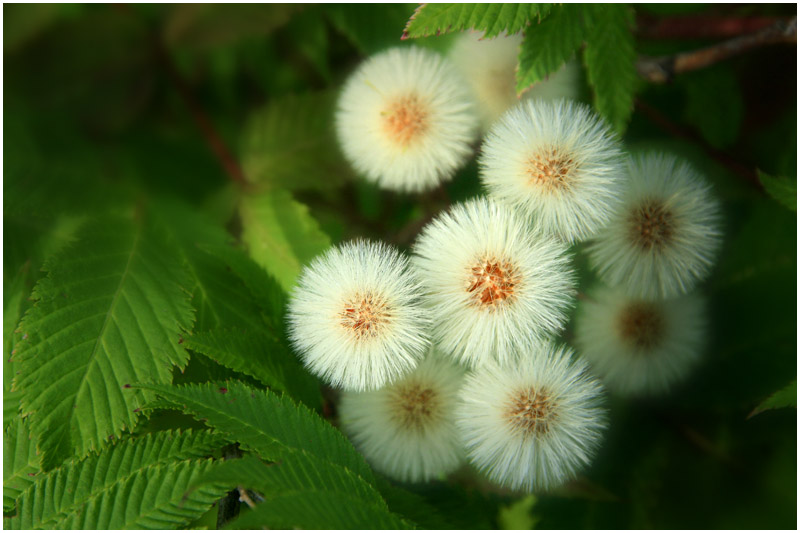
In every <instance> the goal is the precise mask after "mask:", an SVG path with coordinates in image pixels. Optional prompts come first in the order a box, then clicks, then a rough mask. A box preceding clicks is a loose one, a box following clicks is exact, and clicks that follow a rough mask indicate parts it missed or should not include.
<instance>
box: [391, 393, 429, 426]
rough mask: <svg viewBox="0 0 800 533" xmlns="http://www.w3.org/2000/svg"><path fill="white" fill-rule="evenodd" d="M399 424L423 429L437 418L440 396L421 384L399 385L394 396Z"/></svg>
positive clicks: (395, 411)
mask: <svg viewBox="0 0 800 533" xmlns="http://www.w3.org/2000/svg"><path fill="white" fill-rule="evenodd" d="M392 399H393V402H394V406H395V409H394V413H395V417H396V418H397V420H398V422H399V423H400V424H401V425H402V426H403V427H407V428H416V429H423V428H424V427H425V426H427V425H428V424H429V423H430V421H431V420H433V419H434V418H435V415H436V410H437V408H438V406H439V395H438V394H437V393H436V391H434V390H433V389H431V388H429V387H425V386H424V385H421V384H419V383H408V384H403V385H398V386H396V387H395V389H394V394H393V395H392Z"/></svg>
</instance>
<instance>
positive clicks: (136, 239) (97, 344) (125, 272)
mask: <svg viewBox="0 0 800 533" xmlns="http://www.w3.org/2000/svg"><path fill="white" fill-rule="evenodd" d="M143 231H144V230H143V227H142V225H141V224H140V225H139V226H138V227H137V228H136V234H135V236H134V241H133V246H132V247H131V251H130V253H129V254H128V261H127V262H126V263H125V269H124V270H123V272H122V277H121V278H120V281H119V284H118V285H117V289H116V290H115V291H114V297H113V298H112V300H111V304H110V305H109V306H108V311H107V312H106V317H105V319H104V320H103V326H102V327H101V328H100V332H99V333H98V335H97V339H96V340H95V344H94V348H92V353H91V355H90V356H89V361H88V362H87V363H86V369H85V370H84V372H83V376H82V377H81V382H80V386H79V387H78V390H77V392H76V393H75V398H76V399H77V398H79V397H81V395H82V394H83V391H84V389H85V388H86V387H87V386H88V384H89V381H88V380H87V379H86V378H87V376H88V375H89V370H90V368H92V367H93V366H94V365H95V364H96V361H97V359H96V356H97V352H98V348H99V347H100V346H101V345H104V343H103V342H101V339H103V337H104V335H105V333H106V328H107V327H108V324H109V320H110V318H111V317H112V316H113V311H114V309H115V308H116V306H117V300H118V298H119V295H120V294H122V292H123V291H122V289H123V287H124V285H125V281H126V279H127V277H128V274H129V272H130V268H131V263H132V262H133V258H134V255H135V254H136V252H137V251H138V248H139V242H140V241H141V236H142V232H143ZM76 401H77V400H76ZM75 416H76V415H75V414H72V415H70V417H69V421H70V428H71V427H72V420H74V419H75ZM95 427H96V424H95ZM78 430H79V431H80V430H81V429H80V425H79V426H78ZM69 433H70V431H64V432H63V433H62V437H61V439H59V443H60V442H61V440H62V439H63V438H64V435H67V434H69ZM95 437H97V435H95ZM98 440H99V441H100V442H102V440H103V438H102V437H100V438H99V439H98Z"/></svg>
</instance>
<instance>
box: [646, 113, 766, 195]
mask: <svg viewBox="0 0 800 533" xmlns="http://www.w3.org/2000/svg"><path fill="white" fill-rule="evenodd" d="M634 106H635V107H636V110H637V111H639V112H641V113H642V114H643V115H644V116H646V117H647V118H648V119H649V120H650V121H651V122H653V123H654V124H655V125H656V126H658V127H660V128H661V129H662V130H664V131H666V132H667V133H669V134H671V135H673V136H675V137H679V138H683V139H687V140H689V141H692V142H693V143H696V144H698V145H700V147H702V148H703V150H705V151H706V153H708V155H709V156H711V157H712V158H713V159H715V160H716V161H717V162H718V163H720V164H721V165H722V166H724V167H726V168H727V169H728V170H730V171H731V172H733V173H734V174H736V175H737V176H740V177H742V178H743V179H744V180H746V181H748V182H749V183H751V184H752V185H753V186H755V187H756V188H758V189H763V186H762V185H761V182H760V181H759V179H758V176H757V175H756V173H755V171H754V170H753V168H752V167H750V166H747V165H745V164H743V163H741V162H739V161H737V160H735V159H734V158H733V157H731V156H730V155H728V154H726V153H725V152H723V151H722V150H719V149H717V148H714V147H713V146H711V145H710V144H709V143H708V142H707V141H706V140H705V139H703V138H702V137H701V136H700V135H698V134H697V133H695V132H694V131H693V130H690V129H688V128H685V127H683V126H681V125H679V124H676V123H674V122H672V121H671V120H670V119H669V118H667V116H666V115H664V114H663V113H661V112H660V111H659V110H657V109H656V108H654V107H652V106H650V105H649V104H647V103H645V102H643V101H642V100H640V99H638V98H637V99H635V100H634Z"/></svg>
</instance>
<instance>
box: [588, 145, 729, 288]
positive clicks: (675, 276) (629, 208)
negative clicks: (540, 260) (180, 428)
mask: <svg viewBox="0 0 800 533" xmlns="http://www.w3.org/2000/svg"><path fill="white" fill-rule="evenodd" d="M627 174H628V179H627V181H626V185H625V188H624V190H623V194H622V203H621V204H620V206H619V207H618V208H617V209H616V210H615V212H614V215H613V217H612V218H611V220H610V221H609V223H608V224H607V225H606V226H605V227H604V228H603V229H602V230H601V231H600V232H598V234H597V235H596V236H595V237H594V239H593V241H592V242H591V243H590V244H589V247H588V248H587V251H588V254H589V261H590V264H591V265H592V266H593V267H594V268H595V269H596V271H597V273H598V275H599V276H600V278H601V279H602V280H603V281H604V282H605V283H606V284H608V285H611V286H615V287H619V288H621V289H623V290H624V291H626V292H627V293H628V295H629V296H631V297H637V298H643V299H655V298H670V297H673V296H678V295H680V294H685V293H687V292H689V291H691V290H692V289H693V288H694V287H695V286H696V285H697V283H698V282H700V281H702V280H704V279H705V278H706V277H707V276H708V274H709V272H710V271H711V267H712V265H713V263H714V259H715V257H716V254H717V251H718V250H719V247H720V244H721V240H722V239H721V237H722V233H721V231H720V209H719V204H718V202H717V201H716V200H715V199H714V197H713V196H712V194H711V189H710V187H709V186H708V184H707V183H706V182H705V180H704V179H703V178H702V177H701V176H700V175H699V174H698V173H697V172H696V171H695V170H694V169H693V168H692V167H691V166H690V165H689V164H688V163H686V162H683V161H681V160H679V159H678V158H676V157H675V156H671V155H666V154H660V153H655V152H645V153H642V154H639V155H637V156H635V157H630V158H629V160H628V164H627Z"/></svg>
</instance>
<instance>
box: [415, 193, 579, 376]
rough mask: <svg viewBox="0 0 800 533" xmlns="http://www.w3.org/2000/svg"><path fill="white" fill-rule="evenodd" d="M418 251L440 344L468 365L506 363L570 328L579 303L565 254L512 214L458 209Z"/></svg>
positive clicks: (497, 208)
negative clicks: (571, 310)
mask: <svg viewBox="0 0 800 533" xmlns="http://www.w3.org/2000/svg"><path fill="white" fill-rule="evenodd" d="M413 251H414V255H413V256H412V263H413V265H414V266H415V267H416V269H417V271H418V273H419V276H420V280H421V282H422V283H423V285H424V287H425V295H424V299H425V301H426V303H427V305H428V307H429V308H430V310H431V315H432V317H433V320H434V329H433V336H434V339H435V341H436V344H437V346H438V347H439V349H440V350H442V351H443V352H444V353H446V354H448V355H450V356H452V357H454V358H455V359H456V360H457V361H459V362H460V363H462V364H466V365H468V366H471V367H474V366H480V365H481V364H484V363H486V362H489V361H492V360H498V361H505V360H506V359H507V358H508V357H510V355H511V354H514V353H518V352H520V351H524V350H525V349H526V348H528V347H529V346H530V345H531V343H532V342H536V341H537V339H540V338H544V337H547V336H549V335H550V334H552V333H555V332H557V331H558V330H559V329H560V328H561V327H562V326H563V324H564V322H565V320H566V312H567V309H568V308H569V306H570V305H571V304H572V298H573V295H574V276H573V273H572V270H571V267H570V263H569V259H568V256H567V253H566V247H565V246H564V245H563V244H561V243H559V242H556V241H555V240H552V239H549V238H546V237H542V236H537V235H535V234H534V233H532V232H531V230H530V228H529V226H528V224H527V221H526V220H525V219H524V218H523V217H520V216H519V215H518V214H517V213H516V212H515V211H514V210H512V208H510V207H508V206H504V205H500V204H498V203H496V202H493V201H491V200H487V199H485V198H479V199H475V200H471V201H469V202H466V203H463V204H456V205H455V206H453V207H452V208H451V210H450V211H449V212H448V213H445V214H443V215H440V216H439V217H437V218H436V219H435V220H434V221H433V222H431V223H430V224H428V225H427V226H425V228H423V230H422V233H421V234H420V236H419V238H418V239H417V242H416V243H415V244H414V247H413Z"/></svg>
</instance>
